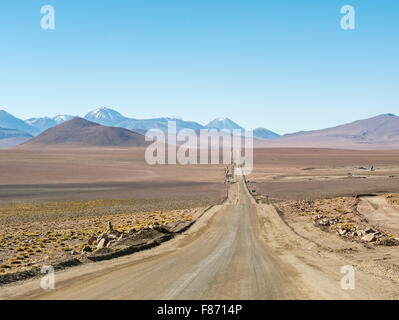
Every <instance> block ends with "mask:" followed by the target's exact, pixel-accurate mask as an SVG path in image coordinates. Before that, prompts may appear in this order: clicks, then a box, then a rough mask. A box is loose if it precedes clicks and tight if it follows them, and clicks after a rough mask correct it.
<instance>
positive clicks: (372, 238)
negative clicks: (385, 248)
mask: <svg viewBox="0 0 399 320" xmlns="http://www.w3.org/2000/svg"><path fill="white" fill-rule="evenodd" d="M376 239H377V237H376V235H375V233H368V234H366V235H365V236H364V237H362V241H364V242H373V241H375V240H376Z"/></svg>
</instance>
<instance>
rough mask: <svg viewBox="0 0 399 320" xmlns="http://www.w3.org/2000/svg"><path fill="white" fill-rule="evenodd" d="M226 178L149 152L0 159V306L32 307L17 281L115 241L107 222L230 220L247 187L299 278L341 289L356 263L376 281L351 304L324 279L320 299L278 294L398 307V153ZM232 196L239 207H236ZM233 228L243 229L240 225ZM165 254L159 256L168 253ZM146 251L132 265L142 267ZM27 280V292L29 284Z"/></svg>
mask: <svg viewBox="0 0 399 320" xmlns="http://www.w3.org/2000/svg"><path fill="white" fill-rule="evenodd" d="M372 167H373V169H371V168H372ZM224 169H225V166H223V165H202V166H201V165H187V166H182V165H156V166H150V165H148V164H147V163H146V162H145V160H144V149H143V148H75V149H48V148H47V149H43V150H29V149H18V148H16V149H15V148H14V149H6V150H0V221H1V225H0V231H1V232H0V234H1V236H0V248H1V249H0V250H1V251H0V260H1V261H0V278H3V279H8V280H7V281H6V280H4V281H0V283H2V285H1V287H2V288H1V287H0V291H3V294H2V295H0V297H1V298H12V297H22V298H23V296H22V295H21V291H20V290H18V289H15V288H19V286H21V285H23V283H22V284H21V280H24V277H23V276H22V277H21V278H18V276H17V277H14V278H13V277H11V278H10V277H7V275H10V274H22V275H23V274H24V272H26V271H29V270H30V269H32V268H35V267H38V266H39V267H40V266H42V265H44V264H51V263H52V262H53V261H57V260H58V259H61V258H62V257H69V256H74V255H81V254H82V253H81V252H82V249H83V248H85V247H87V246H88V240H89V239H90V238H93V237H98V236H99V235H101V234H102V233H104V232H106V230H107V224H108V223H109V222H111V223H112V225H113V227H114V228H115V229H117V230H118V232H119V233H120V234H123V233H128V232H129V230H131V229H132V228H133V229H135V230H141V229H143V228H144V229H147V228H148V227H149V226H153V225H154V223H155V224H157V225H164V224H167V223H174V222H177V221H191V220H193V219H196V218H198V217H199V216H200V215H201V214H203V212H204V211H205V212H206V210H209V209H210V208H212V207H215V208H216V207H218V206H220V205H221V204H223V203H227V207H226V208H227V209H226V208H225V209H223V210H221V211H225V212H228V211H229V210H228V208H229V202H228V201H230V203H232V202H234V203H236V202H235V201H238V203H239V202H240V201H243V200H242V197H243V196H242V195H241V196H238V195H239V194H243V192H244V191H243V190H241V189H242V187H241V184H242V183H244V182H245V184H243V186H244V185H245V186H246V188H247V189H248V192H249V194H251V196H252V197H253V199H254V201H256V203H258V204H259V205H260V206H262V205H265V206H268V207H267V210H268V215H269V214H271V212H274V214H275V216H273V215H272V216H269V217H263V216H262V214H260V216H259V220H251V225H252V224H253V225H252V227H254V226H256V228H259V229H260V230H261V234H263V235H264V237H263V238H262V239H263V240H262V241H265V243H266V245H267V246H268V250H271V251H272V252H274V253H275V254H277V255H281V256H282V258H284V256H286V255H287V252H293V253H295V257H296V259H301V262H300V263H299V262H298V261H299V260H298V261H293V260H292V259H293V258H292V256H290V257H291V258H289V259H291V261H290V262H291V263H293V266H294V267H295V266H297V268H298V270H296V271H295V272H296V273H298V272H299V273H301V272H302V273H303V274H307V273H308V274H310V271H309V270H310V268H313V269H315V270H317V272H318V274H316V275H315V277H316V278H317V277H320V274H324V273H325V274H329V275H331V276H332V277H333V278H334V279H335V280H336V282H337V288H339V285H338V283H339V280H340V277H341V276H342V275H340V267H341V266H343V265H352V266H354V267H355V268H356V270H359V272H360V276H359V277H360V278H361V279H363V280H362V281H363V282H364V283H368V285H366V286H365V287H362V291H361V294H358V295H354V296H350V295H345V296H341V295H340V294H338V293H337V292H339V290H338V289H337V288H335V287H334V289H332V288H330V287H329V286H331V283H330V282H328V283H327V282H323V281H320V283H321V286H322V289H320V293H318V291H317V289H315V288H312V290H310V289H309V290H308V289H303V294H302V295H301V292H296V293H295V294H293V295H292V296H290V295H288V296H287V295H285V294H283V293H281V295H279V294H278V293H277V295H271V296H270V297H272V298H316V299H318V298H376V297H377V298H393V299H395V298H398V295H397V292H398V291H397V289H398V288H399V268H398V266H399V253H398V245H399V196H398V195H399V151H395V150H389V151H381V150H379V151H358V150H356V151H353V150H337V149H320V148H257V149H254V170H253V172H252V173H251V174H250V175H248V176H247V177H245V179H244V182H243V181H241V182H240V181H237V182H235V183H234V182H233V184H225V183H224V182H225V181H224V180H225V172H224ZM237 185H240V187H237ZM234 188H239V189H238V191H237V190H235V189H234ZM240 188H241V189H240ZM234 190H235V191H234ZM234 193H235V194H237V199H240V200H231V197H232V194H234ZM229 199H230V200H229ZM226 201H227V202H226ZM246 201H247V200H245V201H244V202H246ZM270 208H271V209H270ZM231 210H233V209H231ZM234 210H236V209H234ZM256 210H258V212H263V211H262V210H264V209H262V207H261V209H259V208H258V209H256ZM259 210H260V211H259ZM265 210H266V209H265ZM270 210H271V211H270ZM211 211H212V210H211ZM213 211H214V212H217V210H216V209H215V210H213ZM213 211H212V212H213ZM227 214H228V213H224V214H223V216H220V217H218V216H217V215H218V214H217V213H215V217H211V218H209V221H208V222H207V223H206V225H209V224H211V223H212V221H213V220H215V219H216V220H217V221H218V219H219V220H222V219H223V221H224V222H223V223H224V224H228V223H229V219H228V218H225V215H227ZM219 215H221V214H220V213H219ZM227 217H228V216H227ZM251 219H252V218H251ZM275 219H279V220H278V221H279V222H278V224H276V223H277V222H276V221H277V220H276V221H274V220H275ZM234 223H237V224H238V223H239V222H238V221H236V222H234V219H233V218H232V224H234ZM201 224H204V225H205V223H204V222H201V221H200V222H199V223H198V225H201ZM207 228H210V227H209V226H208V227H207ZM254 228H255V227H254ZM284 228H286V229H284ZM194 229H195V228H194ZM197 231H198V233H199V234H197V235H192V234H189V235H188V237H194V238H198V237H200V233H201V232H202V233H206V232H207V229H206V228H205V231H204V230H202V229H201V228H199V227H198V230H197ZM190 232H193V231H190ZM245 232H250V233H251V232H252V231H251V229H248V228H247V229H246V231H245ZM280 232H281V234H280ZM283 232H289V233H290V235H289V236H287V235H284V234H283ZM97 245H98V243H97V242H96V241H92V242H91V243H89V246H91V249H90V250H92V251H96V246H97ZM162 246H164V244H162V245H160V247H159V248H157V249H151V250H158V251H155V252H158V254H159V252H160V251H162ZM166 246H167V245H166ZM151 250H149V251H150V252H151ZM140 254H141V253H135V254H133V255H132V256H135V255H136V256H137V258H135V259H139V257H140ZM118 259H127V258H118ZM118 259H116V260H118ZM287 259H288V258H287ZM329 259H330V260H329ZM124 261H125V260H124ZM331 261H333V262H331ZM125 262H126V261H125ZM114 263H115V262H114ZM73 268H75V267H73ZM76 268H79V267H76ZM287 272H289V273H291V274H293V272H292V271H287ZM295 272H294V273H295ZM308 276H309V275H306V277H308ZM9 279H13V281H10V280H9ZM24 281H28V283H27V285H29V279H27V280H24ZM284 281H285V280H284ZM298 281H299V280H298ZM329 281H330V280H329ZM298 283H299V282H298ZM377 284H378V286H379V288H378V290H377V291H372V290H373V289H371V287H370V286H372V285H377ZM299 286H300V285H299ZM305 287H306V286H304V288H305ZM14 289H15V290H16V291H13V290H14ZM15 292H17V293H15ZM14 293H15V295H13V294H14ZM88 297H89V298H90V297H91V296H88ZM185 297H189V298H190V297H191V296H190V295H188V296H184V295H183V296H182V298H185ZM193 297H194V298H195V297H196V296H193ZM204 297H207V296H204ZM211 297H212V298H219V297H218V296H215V297H213V296H211ZM223 297H225V298H226V297H227V298H239V297H237V296H231V297H230V296H221V298H223ZM268 297H269V295H268V294H266V293H265V295H264V296H263V298H268ZM57 298H60V297H57ZM139 298H140V297H139ZM143 298H144V297H143ZM244 298H245V297H244ZM255 298H262V295H257V296H255Z"/></svg>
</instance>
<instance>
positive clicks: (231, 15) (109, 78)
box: [0, 0, 399, 133]
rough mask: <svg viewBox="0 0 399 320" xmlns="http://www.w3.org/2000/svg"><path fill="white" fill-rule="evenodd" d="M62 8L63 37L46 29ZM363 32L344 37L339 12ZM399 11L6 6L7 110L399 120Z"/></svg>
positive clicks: (241, 4) (63, 0)
mask: <svg viewBox="0 0 399 320" xmlns="http://www.w3.org/2000/svg"><path fill="white" fill-rule="evenodd" d="M45 4H50V5H53V6H54V7H55V14H56V29H55V30H54V31H44V30H42V29H41V28H40V19H41V14H40V8H41V6H42V5H45ZM345 4H350V5H353V6H354V7H355V9H356V29H355V30H354V31H345V30H342V29H341V28H340V19H341V14H340V8H341V6H343V5H345ZM398 17H399V1H397V0H358V1H357V0H345V1H338V0H319V1H313V0H303V1H299V0H290V1H286V0H259V1H256V0H240V1H237V0H228V1H227V0H195V1H194V0H179V1H177V0H157V1H154V0H139V1H137V0H124V1H122V0H113V1H109V0H81V1H75V0H44V1H36V0H1V1H0V26H1V27H0V38H1V44H2V45H1V49H0V72H1V74H0V108H4V109H6V110H7V111H9V112H10V113H12V114H14V115H15V116H17V117H21V118H29V117H39V116H45V115H47V116H54V115H56V114H60V113H67V114H76V115H81V116H83V115H84V114H86V113H87V112H88V111H89V110H92V109H94V108H96V107H101V106H106V107H110V108H115V109H117V110H118V111H120V112H121V113H122V114H124V115H126V116H129V117H134V118H150V117H158V116H177V117H181V118H184V119H187V120H195V121H198V122H200V123H207V122H208V121H210V120H212V119H213V118H216V117H220V116H227V117H230V118H231V119H232V120H234V121H236V122H238V123H239V124H240V125H242V126H244V127H246V128H248V129H250V128H254V127H266V128H268V129H271V130H274V131H276V132H278V133H287V132H294V131H298V130H309V129H318V128H323V127H327V126H332V125H336V124H341V123H345V122H348V121H352V120H356V119H361V118H367V117H370V116H374V115H377V114H381V113H398V114H399V103H398V102H399V19H398Z"/></svg>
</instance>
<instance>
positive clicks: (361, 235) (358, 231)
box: [355, 230, 366, 237]
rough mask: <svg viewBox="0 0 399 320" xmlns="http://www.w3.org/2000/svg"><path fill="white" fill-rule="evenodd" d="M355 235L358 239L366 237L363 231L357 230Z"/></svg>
mask: <svg viewBox="0 0 399 320" xmlns="http://www.w3.org/2000/svg"><path fill="white" fill-rule="evenodd" d="M355 235H357V236H358V237H364V236H365V235H366V231H364V230H357V231H356V232H355Z"/></svg>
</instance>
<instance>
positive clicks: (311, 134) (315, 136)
mask: <svg viewBox="0 0 399 320" xmlns="http://www.w3.org/2000/svg"><path fill="white" fill-rule="evenodd" d="M258 146H262V147H315V148H338V149H364V150H366V149H399V117H397V116H395V115H394V114H391V113H389V114H382V115H379V116H376V117H372V118H368V119H365V120H357V121H354V122H351V123H347V124H343V125H339V126H336V127H332V128H327V129H322V130H313V131H301V132H296V133H291V134H285V135H283V136H281V137H280V138H278V139H276V140H273V141H262V142H261V143H259V144H258Z"/></svg>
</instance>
